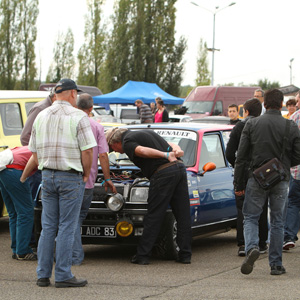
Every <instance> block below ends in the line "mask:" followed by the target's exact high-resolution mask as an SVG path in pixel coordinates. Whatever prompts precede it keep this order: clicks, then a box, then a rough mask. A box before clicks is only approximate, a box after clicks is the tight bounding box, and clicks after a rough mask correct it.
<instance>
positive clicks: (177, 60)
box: [0, 0, 271, 97]
mask: <svg viewBox="0 0 300 300" xmlns="http://www.w3.org/2000/svg"><path fill="white" fill-rule="evenodd" d="M103 4H104V0H87V8H88V13H87V15H86V17H85V30H84V37H85V40H84V42H83V44H82V45H81V47H80V49H79V51H78V53H77V54H76V55H75V54H74V42H75V38H74V33H73V32H72V29H71V28H68V30H67V32H65V33H62V34H59V35H58V36H57V39H56V41H55V43H54V46H53V59H52V62H51V64H50V66H49V69H48V72H47V76H46V82H49V83H51V82H54V83H55V82H57V81H59V80H60V79H61V78H66V77H67V78H74V79H75V80H76V81H77V83H78V84H80V85H90V86H96V87H98V88H99V89H101V90H102V92H103V93H108V92H111V91H113V90H115V89H117V88H119V87H121V86H122V85H124V84H125V83H126V82H127V81H128V80H136V81H146V82H153V83H156V84H157V85H159V86H160V87H161V88H162V89H163V90H165V91H166V92H168V93H170V94H172V95H175V96H181V97H185V96H186V93H187V92H186V91H189V90H190V89H191V88H192V87H188V88H185V89H182V88H181V83H182V75H183V71H184V61H183V56H184V52H185V50H186V47H187V43H186V39H185V38H184V37H180V38H179V40H178V41H177V42H176V40H175V21H176V20H175V19H176V18H175V13H176V8H175V4H176V0H164V1H161V0H116V1H115V2H114V12H113V15H112V16H111V19H112V27H111V29H110V30H108V29H107V24H105V22H104V18H103V11H102V7H103ZM38 6H39V0H0V46H1V52H0V89H4V90H13V89H21V90H36V89H37V88H38V86H39V84H40V83H41V82H40V74H38V68H37V66H36V55H35V46H34V45H35V41H36V38H37V26H36V21H37V17H38V14H39V9H38ZM207 56H208V52H207V46H206V42H205V41H203V40H202V39H201V40H200V43H199V52H198V55H197V58H195V61H196V63H197V77H196V79H195V85H196V86H198V85H209V84H210V72H209V71H208V58H207ZM75 66H78V68H77V69H75ZM265 80H266V79H265ZM264 83H265V82H264ZM270 84H271V83H270Z"/></svg>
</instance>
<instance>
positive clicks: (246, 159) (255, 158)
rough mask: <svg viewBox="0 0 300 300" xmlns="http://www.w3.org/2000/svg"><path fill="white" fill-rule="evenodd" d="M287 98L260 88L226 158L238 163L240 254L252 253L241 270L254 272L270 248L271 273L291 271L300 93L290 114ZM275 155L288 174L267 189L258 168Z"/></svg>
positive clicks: (246, 109)
mask: <svg viewBox="0 0 300 300" xmlns="http://www.w3.org/2000/svg"><path fill="white" fill-rule="evenodd" d="M283 99H284V97H283V94H282V92H281V91H280V90H278V89H273V90H269V91H267V92H266V93H265V94H264V91H262V90H256V91H255V93H254V98H253V99H250V100H248V101H246V102H245V104H244V106H243V117H244V118H243V119H242V120H237V119H236V118H235V119H234V120H233V121H235V122H236V123H235V124H236V125H235V127H234V128H233V130H232V132H231V135H230V139H229V142H228V145H227V148H226V158H227V160H228V161H229V163H230V164H231V165H232V166H233V167H234V189H235V197H236V206H237V211H238V215H237V244H238V247H239V250H238V255H239V256H246V258H245V260H244V262H243V264H242V266H241V272H242V273H243V274H246V275H247V274H250V273H251V272H252V270H253V267H254V263H255V261H256V260H257V259H258V257H259V255H260V254H262V253H265V252H266V251H267V250H268V251H269V265H270V268H271V273H270V274H271V275H281V274H284V273H286V270H285V268H284V266H283V265H282V250H289V249H291V248H293V247H295V241H296V240H297V233H298V231H299V226H300V224H299V221H300V219H299V211H300V200H299V194H298V191H299V192H300V189H299V182H300V181H299V180H300V176H299V171H298V170H299V167H300V166H299V163H300V152H299V151H300V131H299V129H300V126H299V120H300V119H299V116H300V111H296V105H298V103H299V101H298V102H297V100H299V92H298V93H297V95H296V98H295V99H290V100H288V101H287V103H286V107H287V109H288V114H287V115H284V116H282V114H281V109H282V106H283ZM230 107H234V106H230ZM228 112H229V109H228ZM230 117H231V119H233V117H235V114H234V113H232V112H231V115H230ZM285 119H287V120H285ZM236 120H237V121H236ZM297 127H298V128H297ZM274 157H275V158H277V159H278V160H280V161H281V163H282V164H283V166H284V173H285V174H284V177H283V178H281V181H280V182H278V183H277V184H276V185H274V186H272V187H270V188H269V189H267V190H266V189H264V188H263V187H262V186H261V185H260V184H259V182H258V180H256V179H255V176H254V175H253V171H254V170H256V169H258V168H259V167H261V166H262V165H264V164H265V163H266V162H268V161H270V160H271V159H272V158H274ZM298 181H299V182H298ZM268 209H269V211H270V221H269V222H270V226H269V225H268ZM268 227H270V230H268ZM268 231H269V233H268ZM268 244H269V247H268Z"/></svg>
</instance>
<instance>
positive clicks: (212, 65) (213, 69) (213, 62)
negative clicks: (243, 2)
mask: <svg viewBox="0 0 300 300" xmlns="http://www.w3.org/2000/svg"><path fill="white" fill-rule="evenodd" d="M191 3H192V4H194V5H196V6H198V7H201V8H203V9H205V10H207V11H209V12H211V13H212V14H213V44H212V48H207V50H208V51H211V52H212V62H211V85H214V78H215V77H214V76H215V74H214V73H215V51H220V49H216V48H215V27H216V14H217V13H218V12H219V11H221V10H223V9H225V8H227V7H229V6H233V5H235V2H232V3H230V4H229V5H227V6H225V7H222V8H219V6H216V8H215V11H212V10H210V9H207V8H205V7H203V6H200V5H198V4H197V3H195V2H191Z"/></svg>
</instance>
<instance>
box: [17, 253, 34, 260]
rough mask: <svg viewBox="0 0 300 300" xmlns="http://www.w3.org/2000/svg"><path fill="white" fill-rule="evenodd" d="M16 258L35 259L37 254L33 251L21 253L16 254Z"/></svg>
mask: <svg viewBox="0 0 300 300" xmlns="http://www.w3.org/2000/svg"><path fill="white" fill-rule="evenodd" d="M17 260H31V261H32V260H37V255H36V254H34V253H27V254H23V255H18V254H17Z"/></svg>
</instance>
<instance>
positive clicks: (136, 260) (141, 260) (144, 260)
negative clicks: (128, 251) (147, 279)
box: [131, 254, 149, 265]
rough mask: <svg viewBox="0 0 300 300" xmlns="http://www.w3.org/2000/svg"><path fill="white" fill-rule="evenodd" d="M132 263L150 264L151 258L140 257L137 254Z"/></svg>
mask: <svg viewBox="0 0 300 300" xmlns="http://www.w3.org/2000/svg"><path fill="white" fill-rule="evenodd" d="M131 263H133V264H138V265H149V259H148V258H145V257H143V258H142V257H138V256H137V254H136V255H134V256H132V258H131Z"/></svg>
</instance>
